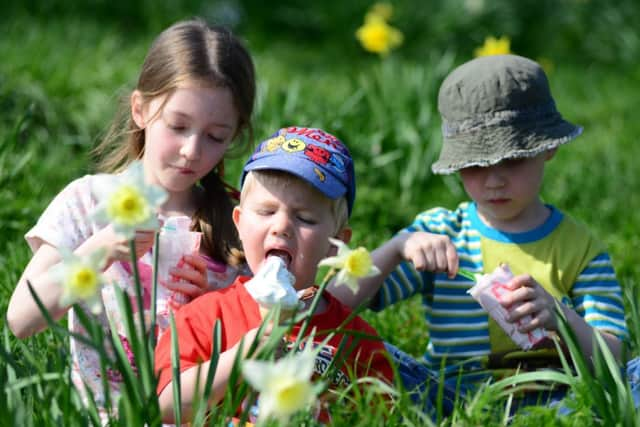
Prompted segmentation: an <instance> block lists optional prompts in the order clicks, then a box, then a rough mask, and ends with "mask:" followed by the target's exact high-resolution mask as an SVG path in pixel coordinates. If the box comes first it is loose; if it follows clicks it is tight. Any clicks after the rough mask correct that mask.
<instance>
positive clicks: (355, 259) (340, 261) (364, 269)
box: [318, 238, 380, 293]
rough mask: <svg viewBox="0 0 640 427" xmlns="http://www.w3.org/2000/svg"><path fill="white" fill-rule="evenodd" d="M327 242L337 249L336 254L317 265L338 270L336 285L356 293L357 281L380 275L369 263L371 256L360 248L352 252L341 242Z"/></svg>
mask: <svg viewBox="0 0 640 427" xmlns="http://www.w3.org/2000/svg"><path fill="white" fill-rule="evenodd" d="M329 241H330V242H331V244H333V245H335V246H337V247H338V254H337V255H336V256H332V257H329V258H325V259H323V260H322V261H320V263H319V264H318V265H319V266H327V267H332V268H335V269H339V270H340V271H339V272H338V275H337V276H336V284H338V285H342V284H344V285H347V286H348V287H349V289H351V291H352V292H353V293H356V291H357V290H358V279H362V278H365V277H371V276H375V275H376V274H380V270H378V267H376V266H375V265H373V261H371V254H369V251H367V250H366V249H365V248H363V247H362V246H360V247H359V248H357V249H353V250H352V249H349V247H348V246H347V245H346V244H345V243H344V242H343V241H341V240H338V239H332V238H329Z"/></svg>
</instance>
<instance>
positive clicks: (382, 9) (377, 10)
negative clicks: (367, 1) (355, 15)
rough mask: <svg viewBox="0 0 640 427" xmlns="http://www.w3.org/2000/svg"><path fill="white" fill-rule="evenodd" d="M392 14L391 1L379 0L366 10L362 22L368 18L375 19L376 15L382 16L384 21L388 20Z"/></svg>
mask: <svg viewBox="0 0 640 427" xmlns="http://www.w3.org/2000/svg"><path fill="white" fill-rule="evenodd" d="M392 15H393V6H392V5H391V3H387V2H380V3H376V4H374V5H373V6H371V9H369V11H368V12H367V14H366V15H365V17H364V22H367V21H369V20H370V19H375V18H376V17H379V18H382V19H383V20H384V21H388V20H389V19H391V16H392Z"/></svg>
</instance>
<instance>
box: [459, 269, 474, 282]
mask: <svg viewBox="0 0 640 427" xmlns="http://www.w3.org/2000/svg"><path fill="white" fill-rule="evenodd" d="M458 275H459V276H462V277H464V278H465V279H469V280H471V281H472V282H477V280H476V274H475V273H472V272H470V271H469V270H465V269H464V268H459V269H458Z"/></svg>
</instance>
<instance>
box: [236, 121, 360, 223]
mask: <svg viewBox="0 0 640 427" xmlns="http://www.w3.org/2000/svg"><path fill="white" fill-rule="evenodd" d="M267 169H272V170H280V171H284V172H288V173H290V174H292V175H295V176H297V177H299V178H301V179H303V180H304V181H306V182H308V183H309V184H311V185H312V186H314V187H315V188H317V189H318V190H319V191H320V192H321V193H322V194H324V195H325V196H327V197H328V198H330V199H333V200H335V199H338V198H340V197H346V198H347V206H348V208H349V215H351V211H352V209H353V202H354V200H355V197H356V182H355V175H354V171H353V159H352V158H351V154H349V150H348V149H347V147H346V146H345V145H344V144H343V143H342V142H341V141H340V140H339V139H338V138H336V137H335V136H333V135H331V134H329V133H327V132H325V131H323V130H321V129H314V128H306V127H297V126H290V127H286V128H282V129H280V130H278V131H277V132H276V133H274V134H273V135H272V136H271V137H270V138H269V139H266V140H265V141H262V142H261V143H260V144H259V145H258V147H257V148H256V150H255V151H254V152H253V154H252V155H251V157H250V158H249V160H247V162H246V163H245V165H244V168H243V170H242V177H241V178H240V186H241V187H242V184H243V183H244V178H245V177H246V176H247V173H248V172H249V171H252V170H267Z"/></svg>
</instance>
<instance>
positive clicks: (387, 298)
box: [370, 208, 452, 310]
mask: <svg viewBox="0 0 640 427" xmlns="http://www.w3.org/2000/svg"><path fill="white" fill-rule="evenodd" d="M448 215H450V211H448V210H447V209H443V208H434V209H430V210H428V211H426V212H423V213H421V214H419V215H418V216H417V217H416V218H415V220H414V221H413V223H412V224H411V225H409V226H408V227H406V228H404V229H403V230H401V231H400V232H399V233H413V232H416V231H426V232H430V233H437V234H449V232H451V233H452V231H450V226H449V225H448V224H447V222H448V218H447V217H448ZM432 288H433V273H430V272H425V271H417V270H416V269H415V268H414V266H413V264H411V263H410V262H402V263H401V264H400V265H398V267H396V269H395V270H394V271H393V272H392V273H391V274H390V275H389V276H388V277H387V278H386V279H385V281H384V283H383V285H382V287H381V288H380V290H379V291H378V293H377V294H376V295H375V296H374V298H373V301H372V302H371V306H370V308H371V309H373V310H382V309H383V308H385V307H387V306H389V305H391V304H395V303H396V302H398V301H402V300H405V299H407V298H409V297H411V296H413V295H416V294H428V293H430V292H431V290H432Z"/></svg>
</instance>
